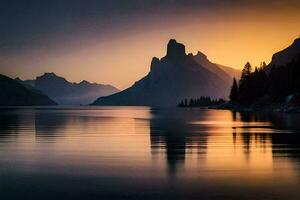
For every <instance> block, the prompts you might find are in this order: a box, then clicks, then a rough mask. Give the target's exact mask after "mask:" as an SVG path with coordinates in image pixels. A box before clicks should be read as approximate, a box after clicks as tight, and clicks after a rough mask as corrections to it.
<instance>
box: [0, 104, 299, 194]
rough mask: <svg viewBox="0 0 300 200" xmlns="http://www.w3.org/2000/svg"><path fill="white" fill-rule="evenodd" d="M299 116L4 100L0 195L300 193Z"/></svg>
mask: <svg viewBox="0 0 300 200" xmlns="http://www.w3.org/2000/svg"><path fill="white" fill-rule="evenodd" d="M299 118H300V115H298V114H295V115H284V114H249V113H233V112H231V111H221V110H203V109H154V108H150V107H78V108H76V107H74V108H70V107H68V108H66V107H65V108H63V107H61V108H22V109H12V108H2V109H1V112H0V172H1V173H0V193H1V197H2V198H3V199H20V198H22V199H25V198H29V199H30V198H38V199H84V198H85V199H100V198H102V199H113V198H123V199H124V198H125V199H126V198H128V199H187V198H189V199H193V198H195V199H199V198H201V199H299V198H300V192H299V186H300V176H299V172H300V169H299V164H300V163H299V161H300V154H299V153H300V151H299V144H300V142H299V140H300V137H299V130H298V129H299V128H300V125H299V123H298V122H299ZM297 123H298V124H297Z"/></svg>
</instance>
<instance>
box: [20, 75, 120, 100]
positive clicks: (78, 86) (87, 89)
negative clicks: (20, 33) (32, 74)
mask: <svg viewBox="0 0 300 200" xmlns="http://www.w3.org/2000/svg"><path fill="white" fill-rule="evenodd" d="M23 84H24V85H27V86H26V87H30V86H31V87H34V88H36V89H37V90H40V91H41V92H43V93H45V94H47V95H48V96H49V97H51V98H52V99H53V100H55V101H56V102H57V103H58V104H61V105H80V104H89V103H91V102H93V101H94V100H95V99H97V98H98V97H99V96H106V95H110V94H113V93H116V92H119V90H118V89H117V88H115V87H113V86H111V85H103V84H96V83H90V82H88V81H81V82H80V83H71V82H69V81H67V80H66V79H65V78H63V77H60V76H57V75H56V74H55V73H45V74H44V75H42V76H39V77H37V78H36V79H35V80H27V81H23Z"/></svg>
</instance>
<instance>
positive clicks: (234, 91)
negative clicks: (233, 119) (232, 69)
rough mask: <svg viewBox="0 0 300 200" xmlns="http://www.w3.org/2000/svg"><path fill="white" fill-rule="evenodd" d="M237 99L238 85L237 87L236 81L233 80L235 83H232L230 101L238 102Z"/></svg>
mask: <svg viewBox="0 0 300 200" xmlns="http://www.w3.org/2000/svg"><path fill="white" fill-rule="evenodd" d="M237 98H238V85H237V82H236V79H235V78H233V83H232V87H231V91H230V96H229V99H230V101H231V102H236V101H237Z"/></svg>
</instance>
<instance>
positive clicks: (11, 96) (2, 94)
mask: <svg viewBox="0 0 300 200" xmlns="http://www.w3.org/2000/svg"><path fill="white" fill-rule="evenodd" d="M52 105H57V104H56V102H54V101H53V100H51V99H50V98H49V97H47V96H46V95H44V94H43V93H41V92H39V91H36V90H31V89H30V88H27V87H25V86H24V85H22V84H21V83H20V82H19V81H17V80H14V79H11V78H9V77H7V76H4V75H1V74H0V106H52Z"/></svg>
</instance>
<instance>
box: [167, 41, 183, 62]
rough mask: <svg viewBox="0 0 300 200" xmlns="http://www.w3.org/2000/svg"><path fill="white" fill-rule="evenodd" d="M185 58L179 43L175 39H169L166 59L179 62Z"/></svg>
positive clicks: (181, 45)
mask: <svg viewBox="0 0 300 200" xmlns="http://www.w3.org/2000/svg"><path fill="white" fill-rule="evenodd" d="M184 56H186V53H185V46H184V45H183V44H181V43H178V42H177V41H176V40H175V39H171V40H170V41H169V43H168V46H167V55H166V57H167V58H169V59H172V60H174V59H175V60H179V59H182V58H184Z"/></svg>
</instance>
